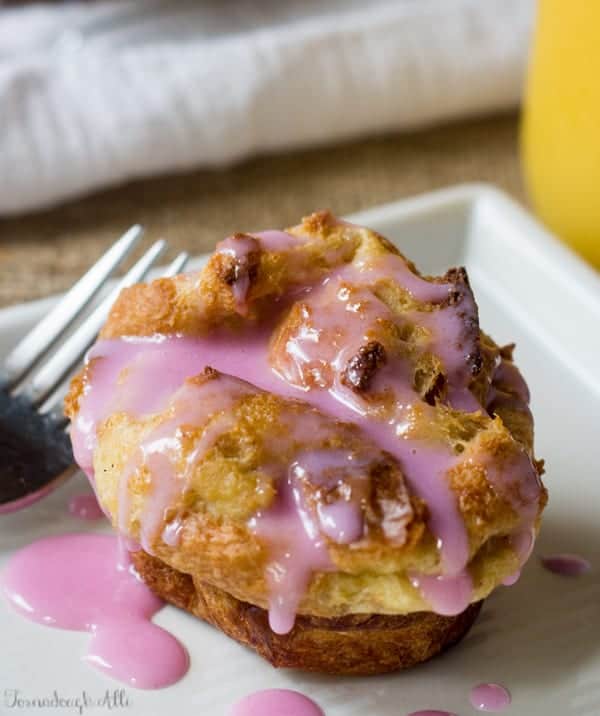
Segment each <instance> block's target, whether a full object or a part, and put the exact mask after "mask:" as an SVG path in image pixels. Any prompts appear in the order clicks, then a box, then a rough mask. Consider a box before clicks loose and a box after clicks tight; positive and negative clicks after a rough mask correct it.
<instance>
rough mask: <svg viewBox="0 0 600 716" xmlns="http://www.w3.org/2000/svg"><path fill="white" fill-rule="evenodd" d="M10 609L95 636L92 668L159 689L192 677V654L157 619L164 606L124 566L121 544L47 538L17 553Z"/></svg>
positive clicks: (8, 573)
mask: <svg viewBox="0 0 600 716" xmlns="http://www.w3.org/2000/svg"><path fill="white" fill-rule="evenodd" d="M2 589H3V592H4V594H5V596H6V598H7V599H8V601H9V603H10V604H11V605H12V606H13V607H14V608H15V609H16V610H17V611H18V612H19V613H20V614H22V615H23V616H25V617H27V618H28V619H31V620H32V621H34V622H38V623H39V624H44V625H46V626H52V627H57V628H61V629H70V630H74V631H89V632H91V635H92V636H91V639H90V642H89V645H88V650H87V654H86V655H85V656H84V657H83V658H84V660H85V661H87V662H88V663H90V664H92V666H95V667H96V668H97V669H99V670H100V671H103V672H105V673H106V674H108V675H109V676H112V677H113V678H115V679H117V680H119V681H122V682H124V683H127V684H130V685H131V686H135V687H137V688H140V689H158V688H162V687H164V686H169V685H170V684H173V683H174V682H176V681H178V680H179V679H181V677H182V676H183V675H184V674H185V673H186V672H187V670H188V666H189V659H188V654H187V652H186V650H185V649H184V648H183V646H182V645H181V644H180V643H179V642H178V641H177V639H175V637H174V636H172V635H171V634H169V633H168V632H167V631H165V630H164V629H162V628H161V627H159V626H156V625H155V624H153V623H152V622H151V621H150V620H151V619H152V617H153V616H154V614H156V612H157V611H159V609H161V608H162V606H163V602H162V601H161V600H160V599H158V597H156V596H154V594H152V592H151V591H150V590H149V589H148V587H146V585H145V584H144V583H143V582H142V581H141V580H140V579H139V577H138V576H137V575H136V573H135V571H134V570H133V567H132V565H131V564H127V565H121V566H120V567H119V566H117V538H116V537H112V536H107V535H93V534H69V535H62V536H59V537H46V538H44V539H41V540H38V541H37V542H33V543H32V544H30V545H29V546H27V547H24V548H23V549H21V550H20V551H19V552H17V553H16V554H15V555H14V556H13V557H12V558H11V560H10V561H9V563H8V566H7V567H6V569H5V570H4V573H3V574H2Z"/></svg>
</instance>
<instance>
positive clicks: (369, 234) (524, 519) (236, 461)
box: [66, 212, 546, 674]
mask: <svg viewBox="0 0 600 716" xmlns="http://www.w3.org/2000/svg"><path fill="white" fill-rule="evenodd" d="M513 348H514V346H512V345H508V346H498V345H496V343H495V342H494V341H493V340H492V339H491V338H490V337H489V336H487V335H486V334H485V333H483V332H482V331H481V330H480V327H479V318H478V310H477V304H476V302H475V299H474V297H473V293H472V290H471V287H470V285H469V280H468V277H467V273H466V271H465V270H464V269H462V268H458V269H451V270H449V271H448V272H447V273H446V274H445V275H444V276H441V277H426V276H422V275H421V274H420V273H419V272H418V271H417V269H416V267H415V266H414V265H413V264H412V263H411V262H410V261H409V260H407V259H406V258H404V257H403V256H402V255H401V254H400V253H399V252H398V250H397V249H396V248H395V247H394V246H393V245H392V244H391V243H390V242H389V241H387V240H386V239H384V238H383V237H381V236H380V235H378V234H377V233H375V232H374V231H371V230H369V229H366V228H362V227H358V226H355V225H352V224H348V223H346V222H343V221H339V220H337V219H336V218H335V217H334V216H332V215H331V214H330V213H329V212H319V213H315V214H313V215H311V216H309V217H307V218H305V219H304V220H303V221H302V223H301V224H299V225H298V226H295V227H293V228H291V229H288V230H287V231H285V232H281V231H267V232H261V233H252V234H241V233H240V234H234V235H233V236H230V237H228V238H227V239H225V240H224V241H221V242H220V243H219V244H217V248H216V250H215V252H214V253H213V254H212V256H211V257H210V259H209V261H208V263H207V264H206V265H205V267H204V268H203V269H202V270H201V271H200V272H199V273H188V274H182V275H180V276H176V277H175V278H168V279H159V280H157V281H154V282H152V283H150V284H148V285H137V286H133V287H131V288H128V289H125V290H124V291H123V292H122V293H121V295H120V297H119V299H118V300H117V302H116V303H115V305H114V307H113V309H112V311H111V313H110V316H109V318H108V320H107V322H106V325H105V326H104V328H103V330H102V333H101V336H100V338H99V340H98V342H97V343H96V345H95V346H94V348H93V349H92V350H91V352H90V353H89V355H88V359H87V362H86V365H85V367H84V368H83V370H82V371H81V373H80V374H79V375H78V376H77V377H76V378H75V379H74V380H73V382H72V385H71V390H70V393H69V395H68V396H67V399H66V411H67V414H68V415H69V417H70V418H71V421H72V431H71V435H72V441H73V448H74V453H75V457H76V459H77V462H78V463H79V465H80V466H81V467H82V469H83V470H84V471H85V472H86V473H87V474H88V475H89V477H90V479H91V481H92V483H93V486H94V489H95V490H96V493H97V495H98V499H99V501H100V503H101V505H102V507H103V509H104V510H105V512H106V513H107V515H108V516H109V518H110V519H111V521H112V523H113V525H114V527H115V529H116V530H117V531H118V532H119V534H120V535H122V536H123V537H124V538H126V539H127V543H128V544H129V545H130V546H131V550H132V559H133V562H134V564H135V566H136V568H137V570H138V572H139V574H140V575H141V577H142V578H143V579H144V580H145V581H146V582H147V584H148V585H149V586H150V588H151V589H153V590H154V591H155V592H156V593H157V594H159V595H160V596H161V597H163V598H164V599H166V600H167V601H170V602H172V603H173V604H176V605H177V606H179V607H181V608H183V609H186V610H188V611H190V612H192V613H193V614H196V615H197V616H199V617H201V618H202V619H205V620H206V621H209V622H211V623H212V624H214V625H216V626H217V627H218V628H220V629H221V630H222V631H224V632H225V633H226V634H228V635H229V636H231V637H233V638H234V639H237V640H238V641H240V642H242V643H245V644H247V645H249V646H250V647H252V648H254V649H255V650H256V651H257V652H258V653H260V654H261V655H262V656H263V657H265V658H267V659H268V660H269V661H271V663H273V664H274V665H276V666H285V667H297V668H302V669H306V670H314V671H323V672H329V673H353V674H367V673H379V672H383V671H392V670H395V669H400V668H406V667H409V666H411V665H413V664H416V663H419V662H421V661H424V660H426V659H428V658H430V657H431V656H433V655H434V654H436V653H438V652H440V651H441V650H443V649H445V648H446V647H448V646H449V645H451V644H453V643H455V642H456V641H458V640H459V639H460V638H461V637H462V636H463V635H464V634H465V633H466V632H467V631H468V629H469V627H470V626H471V624H472V623H473V621H474V619H475V617H476V615H477V612H478V610H479V607H480V604H481V601H482V600H483V599H484V598H485V597H486V596H487V595H488V594H489V593H490V592H491V591H492V590H493V589H495V588H496V587H497V586H498V585H500V584H509V583H512V582H514V581H516V578H517V576H518V574H519V571H520V569H521V568H522V566H523V564H524V563H525V561H526V560H527V558H528V557H529V554H530V553H531V549H532V546H533V542H534V539H535V536H536V534H537V531H538V529H539V522H540V515H541V512H542V510H543V507H544V505H545V502H546V491H545V488H544V487H543V485H542V482H541V479H540V477H541V473H542V463H541V462H540V461H537V460H536V459H535V457H534V453H533V419H532V416H531V412H530V410H529V407H528V403H529V393H528V389H527V386H526V384H525V381H524V380H523V378H522V377H521V374H520V373H519V371H518V369H517V367H516V366H515V364H514V362H513Z"/></svg>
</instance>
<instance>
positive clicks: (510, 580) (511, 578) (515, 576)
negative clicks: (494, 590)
mask: <svg viewBox="0 0 600 716" xmlns="http://www.w3.org/2000/svg"><path fill="white" fill-rule="evenodd" d="M520 578H521V570H520V569H518V570H517V571H516V572H513V573H512V574H509V575H508V577H504V579H503V580H502V584H503V585H504V586H505V587H512V586H513V584H516V583H517V582H518V581H519V579H520Z"/></svg>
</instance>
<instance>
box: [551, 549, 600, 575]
mask: <svg viewBox="0 0 600 716" xmlns="http://www.w3.org/2000/svg"><path fill="white" fill-rule="evenodd" d="M541 562H542V565H543V566H544V567H545V568H546V569H547V570H548V571H550V572H554V574H560V575H561V576H563V577H581V576H582V575H583V574H587V573H588V572H589V571H590V570H591V568H592V565H591V563H590V562H589V561H588V560H587V559H585V558H584V557H580V556H579V555H577V554H553V555H548V556H547V557H542V559H541Z"/></svg>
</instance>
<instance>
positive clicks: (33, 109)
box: [0, 0, 533, 214]
mask: <svg viewBox="0 0 600 716" xmlns="http://www.w3.org/2000/svg"><path fill="white" fill-rule="evenodd" d="M0 1H1V0H0ZM532 15H533V0H395V1H394V0H371V1H370V2H364V1H362V2H358V0H322V1H319V0H254V2H252V1H251V0H203V1H200V0H117V1H114V0H113V1H110V2H94V3H89V4H88V3H80V2H75V3H63V4H58V5H56V4H51V5H30V6H26V7H22V8H11V9H7V8H5V9H2V10H0V213H2V214H10V213H15V212H21V211H25V210H30V209H34V208H38V207H43V206H47V205H50V204H52V203H55V202H57V201H59V200H63V199H66V198H68V197H72V196H75V195H77V194H81V193H84V192H89V191H91V190H93V189H97V188H99V187H104V186H108V185H111V184H116V183H118V182H123V181H125V180H127V179H131V178H133V177H141V176H147V175H151V174H157V173H162V172H166V171H171V170H181V169H186V168H191V167H213V166H221V165H226V164H229V163H231V162H234V161H237V160H240V159H242V158H243V157H247V156H249V155H252V154H256V153H258V152H273V151H279V150H283V149H289V148H292V147H299V146H306V145H315V144H322V143H325V142H331V141H339V140H342V139H347V138H350V137H355V136H358V135H364V134H369V133H381V132H386V131H392V130H399V129H404V128H409V127H416V126H419V125H425V124H430V123H432V122H436V121H439V120H446V119H449V118H453V117H458V116H461V115H467V114H474V113H483V112H489V111H493V110H498V109H503V108H507V107H510V106H512V105H515V104H516V103H517V102H518V99H519V94H520V89H521V83H522V76H523V69H524V64H525V59H526V54H527V46H528V36H529V29H530V25H531V20H532Z"/></svg>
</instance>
